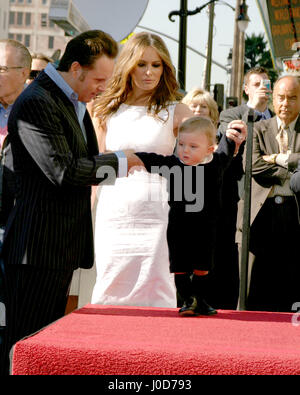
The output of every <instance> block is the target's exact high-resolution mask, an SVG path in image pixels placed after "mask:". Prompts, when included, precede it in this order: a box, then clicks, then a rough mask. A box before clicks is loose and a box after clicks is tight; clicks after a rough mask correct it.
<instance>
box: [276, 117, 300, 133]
mask: <svg viewBox="0 0 300 395" xmlns="http://www.w3.org/2000/svg"><path fill="white" fill-rule="evenodd" d="M298 117H299V115H298V116H297V117H296V118H295V119H294V120H293V121H292V122H291V123H289V124H288V125H286V129H287V127H288V128H289V130H290V131H291V132H293V131H294V130H295V126H296V123H297V120H298ZM276 120H277V126H278V130H280V128H281V126H283V125H282V122H281V120H280V118H278V116H277V115H276Z"/></svg>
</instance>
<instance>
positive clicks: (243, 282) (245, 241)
mask: <svg viewBox="0 0 300 395" xmlns="http://www.w3.org/2000/svg"><path fill="white" fill-rule="evenodd" d="M253 121H254V111H253V110H252V109H250V110H249V115H248V125H247V128H248V135H247V144H246V169H245V181H244V183H245V184H244V186H245V192H244V215H243V233H242V251H241V260H240V298H239V310H246V307H247V294H248V262H249V242H250V216H251V181H252V150H253Z"/></svg>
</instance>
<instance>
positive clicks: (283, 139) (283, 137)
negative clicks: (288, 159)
mask: <svg viewBox="0 0 300 395" xmlns="http://www.w3.org/2000/svg"><path fill="white" fill-rule="evenodd" d="M287 130H288V127H287V128H284V127H283V126H281V127H280V130H279V133H278V134H277V136H276V140H277V141H278V144H279V152H280V153H281V154H286V153H287V151H288V148H289V141H288V132H287Z"/></svg>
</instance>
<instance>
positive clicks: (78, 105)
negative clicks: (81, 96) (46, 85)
mask: <svg viewBox="0 0 300 395" xmlns="http://www.w3.org/2000/svg"><path fill="white" fill-rule="evenodd" d="M44 72H45V73H46V74H47V75H48V77H49V78H51V79H52V81H53V82H54V83H55V84H56V85H57V86H58V87H59V88H60V89H61V90H62V91H63V92H64V94H65V95H66V96H67V97H68V99H69V100H70V101H71V102H72V103H73V105H74V107H75V111H76V114H77V116H78V118H79V120H80V121H82V119H83V117H84V114H85V111H86V103H83V102H81V101H78V94H77V93H76V92H74V90H73V89H72V88H71V87H70V85H69V84H68V83H67V82H66V81H65V80H64V78H63V77H62V76H61V75H60V74H59V72H58V71H57V70H56V68H55V66H54V65H53V64H52V63H48V64H47V66H46V68H45V69H44Z"/></svg>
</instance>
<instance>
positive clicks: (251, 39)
mask: <svg viewBox="0 0 300 395" xmlns="http://www.w3.org/2000/svg"><path fill="white" fill-rule="evenodd" d="M256 66H261V67H264V68H265V69H267V71H268V74H269V76H270V79H271V82H272V86H273V84H274V82H275V80H276V79H277V77H278V71H277V70H276V69H274V66H273V62H272V57H271V53H270V51H269V49H268V48H267V42H266V40H265V38H264V35H263V34H262V33H260V34H258V35H256V34H254V33H253V34H252V35H251V36H247V35H246V38H245V66H244V74H245V73H246V72H247V71H248V70H249V69H251V68H252V67H256Z"/></svg>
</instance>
